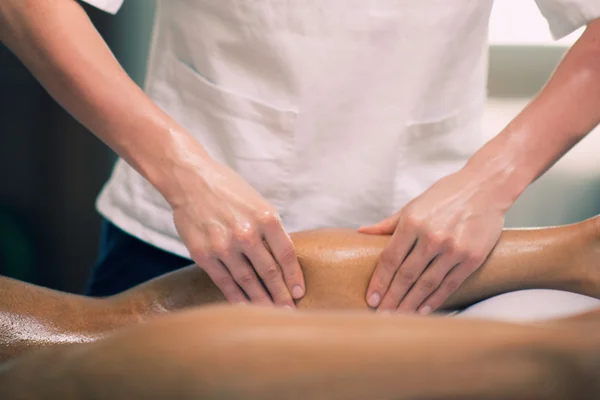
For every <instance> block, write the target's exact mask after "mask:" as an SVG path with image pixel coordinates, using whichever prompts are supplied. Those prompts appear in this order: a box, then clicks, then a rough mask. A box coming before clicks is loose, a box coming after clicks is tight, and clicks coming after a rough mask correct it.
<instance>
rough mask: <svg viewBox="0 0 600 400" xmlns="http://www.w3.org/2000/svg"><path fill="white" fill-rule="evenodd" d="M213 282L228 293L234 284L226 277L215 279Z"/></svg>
mask: <svg viewBox="0 0 600 400" xmlns="http://www.w3.org/2000/svg"><path fill="white" fill-rule="evenodd" d="M213 282H214V284H215V285H217V287H218V288H220V289H221V290H222V291H228V290H229V289H231V284H232V283H233V281H232V279H231V278H230V277H228V276H225V275H223V276H217V277H215V278H214V279H213Z"/></svg>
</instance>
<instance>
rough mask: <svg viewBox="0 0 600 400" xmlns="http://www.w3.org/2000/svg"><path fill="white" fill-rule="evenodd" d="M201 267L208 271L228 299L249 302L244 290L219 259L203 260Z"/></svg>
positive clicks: (234, 302) (231, 301) (232, 301)
mask: <svg viewBox="0 0 600 400" xmlns="http://www.w3.org/2000/svg"><path fill="white" fill-rule="evenodd" d="M201 268H202V269H203V270H204V272H206V274H207V275H208V276H209V277H210V279H211V280H212V281H213V283H214V284H215V285H216V286H217V287H218V288H219V290H221V292H222V293H223V295H224V296H225V298H226V299H227V301H229V302H230V303H232V304H236V303H247V302H248V299H247V298H246V296H245V295H244V292H242V290H241V289H240V287H239V286H238V285H237V283H235V280H234V279H233V277H232V276H231V274H230V273H229V271H228V270H227V268H225V266H224V265H223V264H221V262H220V261H219V260H215V259H212V260H207V261H203V262H202V267H201Z"/></svg>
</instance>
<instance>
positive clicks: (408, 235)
mask: <svg viewBox="0 0 600 400" xmlns="http://www.w3.org/2000/svg"><path fill="white" fill-rule="evenodd" d="M416 240H417V235H416V234H415V233H413V232H408V231H407V230H405V229H403V227H402V226H398V229H397V230H396V232H394V235H393V236H392V239H391V240H390V242H389V243H388V245H387V246H386V248H385V249H384V250H383V251H382V252H381V255H380V256H379V259H378V260H377V265H376V266H375V270H374V271H373V276H372V277H371V281H370V282H369V287H368V289H367V304H368V305H369V306H370V307H372V308H376V307H378V306H379V305H380V304H381V300H382V299H383V298H384V297H385V296H386V292H387V291H388V289H389V288H390V284H391V283H392V280H393V279H394V276H395V275H396V272H397V271H398V268H399V267H400V265H401V264H402V262H403V261H404V259H405V258H406V256H407V254H409V252H410V251H411V249H412V247H413V246H414V245H415V242H416ZM396 305H397V304H396ZM394 308H395V307H394Z"/></svg>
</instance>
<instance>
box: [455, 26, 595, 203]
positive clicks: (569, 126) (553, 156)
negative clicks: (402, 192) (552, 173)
mask: <svg viewBox="0 0 600 400" xmlns="http://www.w3.org/2000/svg"><path fill="white" fill-rule="evenodd" d="M598 123H600V20H596V21H593V22H592V23H590V24H589V25H588V28H587V29H586V31H585V32H584V34H583V35H582V37H581V38H580V39H579V40H578V41H577V43H576V44H575V45H574V46H573V47H572V48H571V49H570V51H569V52H568V53H567V55H566V56H565V58H564V59H563V61H562V62H561V63H560V65H559V67H558V68H557V70H556V72H555V73H554V75H553V76H552V78H551V79H550V81H549V82H548V83H547V84H546V86H545V87H544V89H543V90H542V91H541V92H540V93H539V95H538V96H537V97H536V98H535V99H534V100H533V101H532V102H531V103H530V104H529V105H528V106H527V107H526V108H525V109H524V110H523V111H522V112H521V113H520V114H519V115H518V116H517V117H516V118H515V119H514V120H513V121H512V122H511V123H510V124H509V125H508V126H507V127H506V128H505V129H504V130H503V131H502V132H501V133H500V134H499V135H498V136H496V137H495V138H494V139H493V140H491V141H490V142H488V143H487V144H486V145H485V146H484V147H483V148H482V149H481V150H480V151H478V152H477V153H476V154H475V155H474V156H473V157H472V158H471V160H470V161H469V163H468V164H467V166H466V167H465V170H467V171H470V173H471V175H472V176H473V178H474V179H475V180H477V179H478V178H479V180H480V181H481V182H491V183H493V185H495V186H496V187H497V188H498V189H499V190H498V191H497V193H495V194H496V195H498V194H499V195H500V196H501V197H502V196H505V197H504V198H503V200H505V202H506V205H507V206H510V204H512V202H513V201H514V200H515V199H516V198H517V197H518V196H519V195H520V194H521V193H522V192H523V191H524V190H525V188H526V187H527V186H528V185H529V184H530V183H532V182H533V181H534V180H535V179H537V178H538V177H539V176H540V175H542V174H543V173H544V172H545V171H546V170H547V169H548V168H550V167H551V166H552V165H553V164H554V163H555V162H556V161H557V160H558V159H559V158H560V157H562V156H563V155H564V154H565V153H566V152H567V151H569V149H571V148H572V147H573V146H574V145H575V144H577V142H579V141H580V140H581V139H582V138H583V137H584V136H585V135H587V134H588V133H589V132H590V131H592V130H593V129H594V127H595V126H596V125H598Z"/></svg>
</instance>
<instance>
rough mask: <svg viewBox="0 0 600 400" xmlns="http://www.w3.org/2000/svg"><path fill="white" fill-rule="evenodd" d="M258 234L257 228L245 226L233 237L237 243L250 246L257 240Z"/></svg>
mask: <svg viewBox="0 0 600 400" xmlns="http://www.w3.org/2000/svg"><path fill="white" fill-rule="evenodd" d="M256 233H257V232H256V228H255V227H254V226H253V225H251V224H245V225H242V226H240V227H237V228H236V229H235V231H234V234H233V237H234V238H235V240H236V241H237V242H240V243H243V244H246V245H248V244H252V243H253V242H254V241H255V240H256V237H257V234H256Z"/></svg>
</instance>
